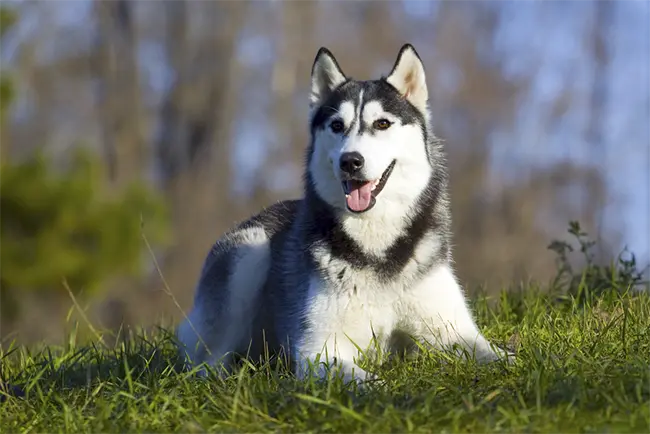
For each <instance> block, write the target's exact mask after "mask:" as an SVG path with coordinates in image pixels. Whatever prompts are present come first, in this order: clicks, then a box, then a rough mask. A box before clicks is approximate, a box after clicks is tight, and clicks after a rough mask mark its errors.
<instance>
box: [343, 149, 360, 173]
mask: <svg viewBox="0 0 650 434" xmlns="http://www.w3.org/2000/svg"><path fill="white" fill-rule="evenodd" d="M363 163H364V160H363V156H362V155H361V154H359V153H358V152H346V153H345V154H343V155H341V159H340V160H339V165H340V167H341V170H342V171H344V172H345V173H347V174H349V175H352V174H354V173H356V172H358V171H359V170H361V168H362V167H363Z"/></svg>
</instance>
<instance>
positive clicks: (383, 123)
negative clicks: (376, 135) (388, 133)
mask: <svg viewBox="0 0 650 434" xmlns="http://www.w3.org/2000/svg"><path fill="white" fill-rule="evenodd" d="M391 125H392V124H391V123H390V121H389V120H388V119H377V120H376V121H374V122H373V123H372V127H373V128H374V129H376V130H387V129H388V128H389V127H390V126H391Z"/></svg>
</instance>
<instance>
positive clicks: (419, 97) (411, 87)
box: [386, 44, 429, 111]
mask: <svg viewBox="0 0 650 434" xmlns="http://www.w3.org/2000/svg"><path fill="white" fill-rule="evenodd" d="M386 81H387V82H388V83H390V84H391V85H392V86H393V87H394V88H395V89H397V91H398V92H399V93H401V94H402V96H404V98H406V99H407V100H408V101H410V102H411V104H413V105H414V106H415V107H417V108H419V109H420V110H422V111H425V110H426V108H427V99H428V98H429V91H428V90H427V82H426V77H425V75H424V65H422V61H421V60H420V56H418V53H417V52H416V51H415V48H413V46H412V45H411V44H405V45H404V46H403V47H402V48H401V49H400V50H399V54H398V55H397V61H396V62H395V65H394V66H393V70H392V71H391V73H390V74H389V75H388V77H387V78H386Z"/></svg>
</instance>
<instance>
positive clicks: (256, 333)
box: [178, 200, 301, 364]
mask: <svg viewBox="0 0 650 434" xmlns="http://www.w3.org/2000/svg"><path fill="white" fill-rule="evenodd" d="M300 202H301V201H300V200H287V201H283V202H278V203H276V204H274V205H272V206H270V207H268V208H266V209H264V210H263V211H262V212H260V213H259V214H257V215H255V216H253V217H251V218H250V219H248V220H246V221H244V222H242V223H241V224H239V225H238V226H237V227H235V228H234V229H232V230H230V231H228V232H226V233H225V234H224V235H223V236H222V237H221V238H220V239H219V240H218V241H217V242H216V243H215V244H214V246H213V247H212V249H211V251H210V252H209V254H208V256H207V258H206V260H205V263H204V265H203V269H202V271H201V276H200V278H199V283H198V285H197V288H196V295H195V298H194V308H193V310H192V312H191V313H190V315H189V317H188V318H187V319H186V320H185V321H184V322H183V323H182V324H181V326H180V327H179V329H178V338H179V340H180V342H181V344H182V345H183V347H184V348H183V351H184V352H186V356H187V357H188V358H189V359H190V360H189V362H191V363H192V364H200V363H202V362H208V363H209V364H214V363H215V362H217V361H219V360H222V361H224V362H227V358H229V357H230V356H227V357H226V358H224V355H226V353H230V352H234V353H240V354H248V355H249V356H252V357H258V356H260V355H261V354H262V352H263V351H264V345H268V344H269V343H270V344H271V345H273V340H274V336H273V333H272V331H273V330H274V326H273V319H274V318H273V315H272V311H273V309H272V308H271V306H269V305H268V303H272V302H273V300H272V298H271V297H268V296H266V291H264V286H265V285H266V283H267V279H268V273H269V270H270V268H271V264H272V263H273V261H274V257H273V256H274V255H277V254H278V252H279V251H280V249H279V248H278V246H279V245H280V244H282V242H283V240H284V239H285V237H286V236H287V234H288V232H289V230H290V228H291V224H292V222H293V221H294V220H295V216H296V213H297V211H298V208H299V206H300ZM276 259H277V258H276ZM262 306H264V309H261V307H262ZM262 333H264V336H260V335H261V334H262ZM263 339H264V340H265V341H266V343H264V342H263ZM222 358H223V359H222Z"/></svg>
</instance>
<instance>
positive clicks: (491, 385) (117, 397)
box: [0, 290, 650, 432]
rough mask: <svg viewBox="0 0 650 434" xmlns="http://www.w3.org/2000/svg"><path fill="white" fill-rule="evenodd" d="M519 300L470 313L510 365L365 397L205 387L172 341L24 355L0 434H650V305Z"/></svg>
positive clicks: (260, 380) (392, 380)
mask: <svg viewBox="0 0 650 434" xmlns="http://www.w3.org/2000/svg"><path fill="white" fill-rule="evenodd" d="M522 294H524V295H517V294H510V295H506V294H505V293H504V294H503V295H502V296H500V297H497V299H496V300H492V301H489V300H486V299H485V298H483V297H481V298H479V299H476V301H475V302H474V308H475V311H476V314H477V316H478V320H479V323H480V325H481V327H482V329H483V331H484V333H485V334H486V335H487V337H488V338H489V339H491V340H492V341H494V342H495V343H497V344H501V345H509V346H510V347H511V348H513V347H514V349H515V350H516V352H517V354H518V360H517V363H516V364H515V365H514V366H506V365H504V364H501V363H495V364H492V365H487V366H477V365H476V364H475V363H473V362H471V361H461V360H458V359H456V358H453V357H451V356H450V355H449V354H444V353H427V354H422V355H420V356H418V358H417V359H415V360H412V361H408V362H399V363H395V364H393V365H391V366H384V367H381V368H380V377H381V378H382V379H383V380H385V383H384V384H382V385H371V386H368V387H364V388H362V389H357V387H356V386H355V385H347V386H346V385H344V384H342V383H341V382H340V380H332V381H330V382H327V383H318V382H314V381H306V382H299V381H297V380H296V379H295V378H294V377H292V376H291V375H290V374H288V373H286V372H284V371H283V370H282V369H276V368H273V367H272V366H270V365H268V364H267V365H265V366H258V367H257V368H255V367H252V366H250V365H244V366H243V367H242V369H241V371H240V372H239V373H238V374H236V375H233V376H231V377H228V378H225V379H219V378H218V377H216V376H214V375H211V376H210V377H209V378H208V379H199V378H196V377H195V376H194V375H193V374H192V373H188V372H182V371H181V370H180V369H179V368H178V363H177V359H176V353H175V351H174V347H173V342H172V340H171V338H170V337H169V334H168V333H165V332H164V331H161V332H159V333H157V334H155V335H149V336H144V335H141V336H136V337H134V338H133V339H130V340H129V341H128V342H126V343H124V344H122V345H120V346H119V347H118V348H116V349H111V350H107V349H103V348H102V347H101V346H99V345H90V346H83V347H75V345H74V344H73V341H74V339H71V343H70V344H69V345H68V347H67V348H54V347H45V348H44V349H41V350H38V351H37V350H33V351H32V352H30V350H28V349H26V348H23V347H19V348H16V349H15V350H14V351H11V352H7V353H5V355H4V357H3V358H2V377H3V380H4V381H6V382H8V383H11V384H12V385H15V386H20V387H21V388H22V389H23V390H24V392H25V396H24V397H9V398H7V399H6V400H5V402H4V403H1V404H0V432H59V431H65V432H134V431H147V432H171V431H182V432H196V431H212V432H215V431H217V432H269V431H274V432H278V431H282V432H307V431H309V432H360V431H363V432H407V431H408V432H411V431H413V432H439V431H440V432H487V431H490V432H492V431H505V432H648V431H649V429H650V297H648V296H647V295H634V296H633V295H630V294H625V295H619V294H615V293H611V294H605V295H602V296H601V297H600V298H599V299H597V300H592V301H591V302H590V303H586V304H580V303H578V302H577V301H576V300H574V299H572V298H570V297H564V298H563V299H558V298H557V297H553V296H550V295H548V294H547V295H543V294H541V293H538V292H537V291H535V290H530V291H526V292H524V293H522Z"/></svg>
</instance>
